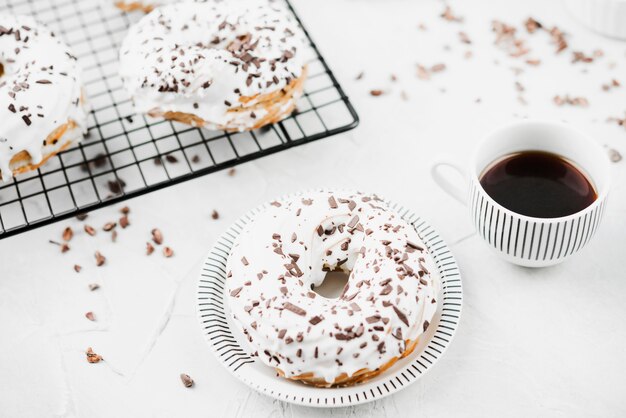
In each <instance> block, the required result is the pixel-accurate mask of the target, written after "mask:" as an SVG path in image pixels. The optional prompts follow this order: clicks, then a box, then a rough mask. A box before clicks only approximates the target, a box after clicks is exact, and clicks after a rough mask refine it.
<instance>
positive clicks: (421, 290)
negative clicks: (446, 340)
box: [226, 191, 440, 387]
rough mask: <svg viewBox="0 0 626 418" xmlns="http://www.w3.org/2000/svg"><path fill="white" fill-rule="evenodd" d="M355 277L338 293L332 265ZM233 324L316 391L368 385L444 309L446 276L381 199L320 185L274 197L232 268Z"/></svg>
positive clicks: (259, 351)
mask: <svg viewBox="0 0 626 418" xmlns="http://www.w3.org/2000/svg"><path fill="white" fill-rule="evenodd" d="M336 269H340V270H342V271H343V272H345V273H347V274H349V278H348V282H347V284H346V285H345V287H344V289H343V291H342V293H341V295H340V296H339V298H338V299H331V298H326V297H323V296H321V295H318V294H317V293H315V292H314V291H312V289H314V287H316V286H319V285H320V284H321V283H322V282H323V281H324V279H325V276H326V273H327V272H328V271H332V270H336ZM226 271H227V280H226V291H227V292H228V293H227V295H228V303H229V308H230V312H231V315H232V317H233V319H234V322H235V323H236V324H237V325H238V326H239V327H240V329H241V331H242V332H243V333H244V335H245V336H246V337H247V339H248V341H249V343H250V345H251V346H252V347H253V350H254V351H255V354H256V355H258V357H259V358H260V359H261V360H262V361H263V363H265V364H266V365H268V366H271V367H273V368H275V369H276V371H277V372H278V374H279V375H280V376H283V377H285V378H288V379H291V380H295V381H300V382H303V383H306V384H310V385H314V386H318V387H336V386H348V385H354V384H357V383H361V382H364V381H367V380H369V379H371V378H373V377H374V376H376V375H378V374H380V373H382V372H383V371H385V370H386V369H388V368H389V367H391V366H392V365H393V364H394V363H395V362H396V361H397V360H398V359H400V358H402V357H405V356H407V355H409V354H410V353H411V352H412V351H413V350H414V349H415V347H416V345H417V344H418V341H419V338H420V336H421V335H422V334H423V333H424V332H425V331H426V329H427V328H428V326H429V324H430V323H431V322H432V320H433V316H434V314H435V312H436V310H437V297H438V294H439V293H438V292H439V287H440V278H439V276H438V274H437V269H436V267H435V265H434V261H433V260H432V258H431V255H430V253H429V252H428V250H427V248H426V246H425V245H424V243H423V242H422V240H421V239H420V238H419V236H418V234H417V232H416V231H415V229H414V228H413V227H412V226H411V225H409V224H407V223H406V222H405V221H404V220H402V219H401V218H400V217H399V216H398V215H397V214H395V213H394V212H393V211H392V210H390V209H389V208H388V207H387V205H386V204H385V202H383V201H382V200H381V199H379V198H378V197H376V196H375V195H365V194H360V193H348V192H334V191H319V192H311V193H305V194H303V195H299V196H296V197H291V198H287V199H284V200H280V201H276V202H273V203H272V204H271V205H269V206H268V207H267V208H266V209H264V210H263V211H261V212H260V213H258V214H257V215H255V216H254V219H253V220H252V222H250V223H249V224H248V225H247V226H246V227H245V228H244V230H243V231H242V232H241V234H240V235H239V236H238V238H237V240H236V242H235V244H234V246H233V248H232V250H231V253H230V255H229V258H228V261H227V266H226Z"/></svg>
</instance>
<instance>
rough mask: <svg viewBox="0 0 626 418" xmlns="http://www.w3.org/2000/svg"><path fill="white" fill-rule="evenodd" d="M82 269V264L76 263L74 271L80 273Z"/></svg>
mask: <svg viewBox="0 0 626 418" xmlns="http://www.w3.org/2000/svg"><path fill="white" fill-rule="evenodd" d="M82 269H83V268H82V267H81V266H79V265H78V264H74V271H75V272H76V273H80V271H81V270H82Z"/></svg>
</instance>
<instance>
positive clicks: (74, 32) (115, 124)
mask: <svg viewBox="0 0 626 418" xmlns="http://www.w3.org/2000/svg"><path fill="white" fill-rule="evenodd" d="M285 1H288V0H285ZM113 3H114V0H4V1H2V2H0V12H5V13H11V14H23V15H32V16H34V17H35V18H36V19H37V20H39V21H41V22H43V23H45V24H47V25H48V26H49V27H50V28H51V29H52V30H53V31H54V32H55V33H56V34H57V36H60V37H61V38H62V39H64V40H65V41H66V42H67V43H68V44H70V45H71V47H72V48H73V50H74V53H75V54H76V55H77V56H78V59H79V62H80V63H81V66H82V68H83V81H84V83H85V90H86V96H87V98H88V100H89V103H90V105H91V107H92V112H91V114H90V116H89V131H88V135H87V136H86V138H85V139H84V141H83V142H82V143H81V144H79V145H78V146H77V147H74V148H72V149H69V150H67V151H65V152H63V153H60V154H59V155H57V156H56V157H54V158H51V159H50V160H49V161H48V162H47V163H46V164H45V165H43V166H42V167H41V168H40V169H39V170H37V171H32V172H29V173H26V174H22V175H19V176H17V177H16V178H14V179H13V180H11V181H10V182H9V183H7V184H2V183H0V239H2V238H6V237H9V236H11V235H16V234H19V233H21V232H25V231H27V230H30V229H34V228H36V227H39V226H43V225H46V224H50V223H53V222H56V221H59V220H62V219H66V218H69V217H71V216H74V215H76V214H78V213H82V212H86V211H89V210H94V209H97V208H101V207H103V206H107V205H110V204H113V203H117V202H120V201H123V200H126V199H129V198H131V197H135V196H139V195H142V194H145V193H149V192H152V191H154V190H158V189H162V188H164V187H167V186H171V185H174V184H177V183H181V182H183V181H186V180H190V179H193V178H196V177H199V176H203V175H205V174H208V173H212V172H215V171H218V170H222V169H224V168H229V167H233V166H235V165H237V164H240V163H243V162H246V161H250V160H254V159H256V158H260V157H263V156H265V155H269V154H273V153H275V152H278V151H282V150H285V149H288V148H291V147H294V146H297V145H301V144H305V143H307V142H311V141H314V140H317V139H321V138H325V137H329V136H331V135H335V134H337V133H340V132H344V131H347V130H349V129H352V128H354V127H356V125H357V124H358V116H357V114H356V112H355V110H354V108H353V107H352V105H351V104H350V102H349V100H348V98H347V96H346V95H345V94H344V92H343V90H342V89H341V87H340V86H339V83H338V82H337V80H336V79H335V77H334V76H333V74H332V72H331V71H330V69H329V68H328V66H327V65H326V62H325V61H324V58H322V56H321V55H320V53H319V51H318V49H317V47H316V46H315V44H314V43H313V41H312V40H311V38H310V36H309V35H308V33H307V32H306V30H305V33H306V34H307V37H308V39H309V42H310V48H308V50H307V51H306V53H307V54H308V71H309V76H308V79H307V81H306V82H305V84H304V94H303V97H302V98H301V99H300V101H299V102H298V105H297V112H294V114H293V115H291V116H290V117H289V118H287V119H285V120H284V121H282V122H280V123H278V124H275V125H272V126H268V127H265V128H262V129H259V130H256V131H252V132H244V133H236V134H232V133H227V132H222V131H208V130H203V129H197V128H191V127H189V126H188V125H183V124H179V123H176V122H170V121H164V120H158V121H155V120H153V119H150V120H148V119H147V118H146V117H144V116H143V115H137V114H135V113H134V111H133V108H132V103H131V100H130V98H129V97H128V95H127V94H126V92H125V91H124V89H123V87H122V83H121V80H120V78H119V76H118V50H119V47H120V44H121V41H122V39H123V38H124V36H125V34H126V31H127V29H128V27H129V26H130V25H131V24H133V23H134V22H135V21H137V20H138V19H139V18H141V16H142V14H141V13H130V14H125V13H122V12H120V11H119V10H118V9H116V8H115V7H114V6H113ZM287 5H288V8H289V10H290V12H291V13H293V14H294V16H295V18H296V19H297V20H298V22H299V23H300V24H301V21H300V19H299V17H298V16H297V14H296V13H295V11H294V9H293V8H292V6H291V4H289V3H287Z"/></svg>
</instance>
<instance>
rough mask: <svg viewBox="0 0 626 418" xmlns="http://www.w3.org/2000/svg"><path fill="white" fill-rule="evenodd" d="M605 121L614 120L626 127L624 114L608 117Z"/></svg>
mask: <svg viewBox="0 0 626 418" xmlns="http://www.w3.org/2000/svg"><path fill="white" fill-rule="evenodd" d="M607 122H615V123H617V124H618V125H619V126H621V127H624V128H626V116H624V117H623V118H618V117H610V118H608V119H607Z"/></svg>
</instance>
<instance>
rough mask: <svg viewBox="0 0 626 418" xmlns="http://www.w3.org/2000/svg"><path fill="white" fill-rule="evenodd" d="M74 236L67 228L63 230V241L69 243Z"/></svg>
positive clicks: (70, 229)
mask: <svg viewBox="0 0 626 418" xmlns="http://www.w3.org/2000/svg"><path fill="white" fill-rule="evenodd" d="M73 236H74V231H72V228H70V227H69V226H68V227H67V228H65V229H64V230H63V241H68V242H69V241H70V240H71V239H72V237H73Z"/></svg>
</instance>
